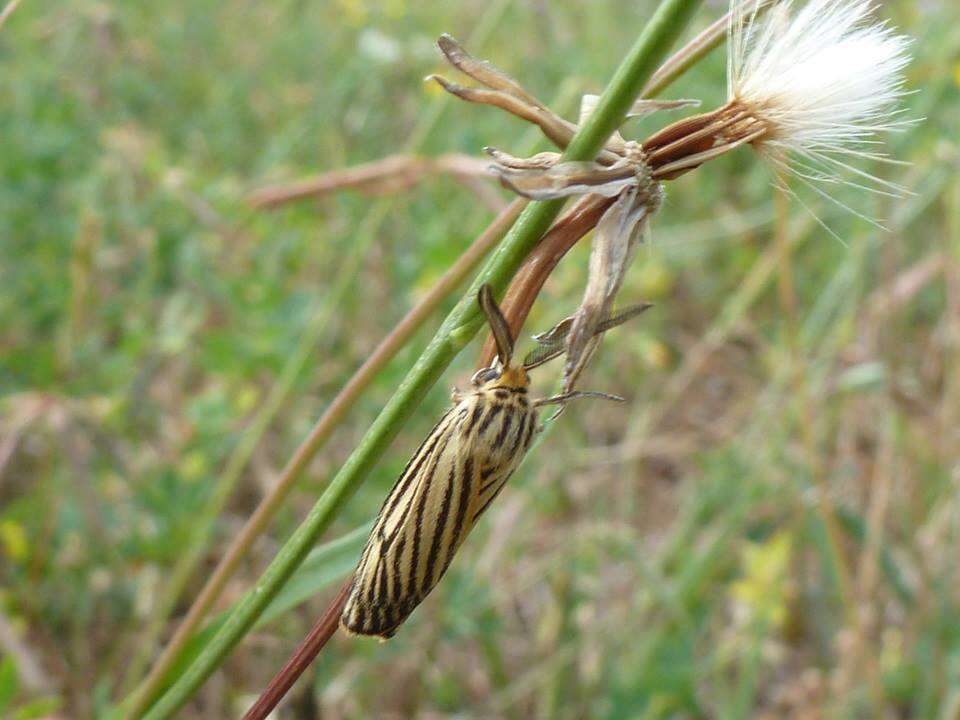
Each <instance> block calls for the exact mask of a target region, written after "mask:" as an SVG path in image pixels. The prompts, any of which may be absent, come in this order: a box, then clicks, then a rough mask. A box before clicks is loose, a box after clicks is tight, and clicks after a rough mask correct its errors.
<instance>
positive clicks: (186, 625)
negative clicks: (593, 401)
mask: <svg viewBox="0 0 960 720" xmlns="http://www.w3.org/2000/svg"><path fill="white" fill-rule="evenodd" d="M578 86H579V82H576V81H574V82H565V83H564V84H563V85H562V87H561V89H560V92H559V93H558V95H557V103H558V104H561V105H564V104H566V103H567V102H568V100H569V97H570V96H571V95H572V94H574V93H575V92H576V89H577V87H578ZM528 135H531V136H532V137H531V138H530V139H529V141H526V143H525V144H528V145H529V144H532V143H535V142H536V141H537V139H538V137H537V135H536V133H535V129H534V128H531V132H530V133H528ZM526 204H527V200H525V199H517V200H515V201H514V202H512V203H511V204H509V205H508V206H507V207H506V208H504V210H503V211H502V212H501V213H500V214H499V215H498V216H497V217H496V218H494V220H493V222H492V223H491V224H490V225H489V226H488V227H487V229H486V230H484V232H483V233H482V234H481V235H480V236H479V237H477V239H476V240H474V242H473V244H472V245H471V246H470V247H469V248H468V249H467V250H466V251H465V252H464V254H463V255H461V257H460V258H458V260H457V261H456V262H455V263H454V265H453V266H451V267H450V269H449V270H448V271H447V272H446V273H444V275H443V276H442V277H441V278H440V279H439V280H438V281H437V283H436V284H435V285H434V287H433V288H431V290H430V291H429V292H428V293H427V295H426V296H424V298H423V299H422V300H421V301H420V302H419V303H418V304H417V305H416V306H415V307H414V308H412V309H411V310H410V312H408V313H407V315H406V316H405V317H404V318H403V320H401V321H400V323H399V324H398V325H397V326H396V327H395V328H394V329H393V330H392V331H391V332H390V333H389V334H388V336H387V337H386V338H384V339H383V340H382V341H381V343H380V344H379V345H378V346H377V348H376V349H375V350H374V351H373V353H372V354H371V355H370V356H369V357H368V358H367V360H366V361H365V362H364V363H363V365H361V367H360V368H358V369H357V371H356V372H355V373H354V374H353V376H352V377H351V378H350V380H348V381H347V384H346V385H345V386H344V387H343V388H342V389H341V390H340V392H339V393H338V394H337V396H336V397H335V398H334V399H333V401H332V402H331V404H330V406H329V407H328V409H327V410H326V411H325V412H324V414H323V415H322V416H321V417H320V418H319V419H318V420H317V422H316V423H315V424H314V426H313V428H311V430H310V432H309V434H308V435H307V437H306V438H305V439H304V440H303V442H302V443H301V444H300V446H299V447H298V448H297V450H296V451H294V455H293V457H292V458H291V460H290V461H288V463H287V466H286V467H285V468H284V470H283V472H282V473H281V475H280V477H279V478H278V480H277V482H276V483H275V484H274V486H273V487H272V488H271V489H270V491H269V492H268V493H267V495H266V496H265V497H264V498H263V499H262V500H261V501H260V504H259V505H258V506H257V508H256V509H255V511H254V513H253V515H252V516H251V517H250V518H249V519H248V520H247V523H246V524H245V525H244V527H243V529H242V530H241V531H240V534H239V535H237V536H236V537H235V539H234V540H233V542H232V543H231V544H230V546H229V548H228V549H227V552H226V553H225V555H224V556H223V557H222V558H221V560H220V561H219V563H218V564H217V566H216V567H215V568H214V570H213V573H212V574H211V575H210V577H209V579H208V580H207V582H206V583H205V585H204V586H203V588H202V589H201V590H200V593H199V594H198V595H197V597H196V599H195V600H194V601H193V604H192V605H191V606H190V609H189V610H188V612H187V615H186V616H185V617H184V619H183V621H182V622H181V623H180V625H179V626H178V627H177V630H176V632H175V633H174V636H173V637H172V638H171V639H170V641H169V642H168V644H167V647H166V648H164V651H163V652H162V653H161V655H160V657H159V658H158V659H157V661H156V663H155V664H154V667H153V668H151V671H150V675H149V676H148V677H147V678H146V679H145V680H144V681H143V683H141V687H140V688H138V690H137V694H136V696H135V697H134V698H133V699H132V700H130V701H129V705H128V707H129V708H130V709H129V710H128V711H127V715H126V717H128V718H131V717H135V716H136V713H137V712H140V711H142V710H143V707H144V705H145V703H148V702H152V701H153V700H154V699H155V698H156V696H157V695H158V694H159V692H160V691H161V689H162V686H163V684H164V679H165V676H166V675H167V673H169V671H170V669H171V668H172V667H173V666H174V665H175V664H176V662H177V660H178V659H179V655H180V653H181V652H182V651H183V649H184V647H185V646H186V643H187V641H188V640H189V638H190V636H191V635H192V634H193V633H194V632H195V631H196V630H197V628H198V627H199V625H200V623H201V622H202V621H203V618H204V617H205V616H206V615H207V613H208V612H209V611H210V608H211V607H212V606H213V604H214V603H215V602H216V601H217V599H218V598H219V596H220V594H221V593H222V592H223V588H224V586H225V585H226V582H227V580H229V578H230V577H231V576H232V575H233V572H234V571H235V570H236V568H237V567H238V566H239V564H240V562H241V561H242V560H243V558H244V557H245V556H246V555H247V553H248V552H249V550H250V547H251V546H252V545H253V543H254V542H255V541H256V539H257V538H258V537H259V536H260V535H261V534H262V533H263V531H264V530H265V529H266V526H267V525H268V524H269V522H270V520H271V519H272V518H273V516H274V515H275V514H276V512H277V510H279V508H280V507H281V506H282V504H283V501H284V500H285V499H286V497H287V496H288V495H289V492H290V490H291V489H292V487H293V486H294V484H295V482H296V479H297V478H298V477H299V474H300V473H301V472H302V471H303V469H304V468H305V467H306V465H307V464H308V463H309V462H310V460H311V459H312V458H313V457H314V456H315V455H316V453H317V452H318V451H319V450H320V448H322V447H323V445H324V444H325V442H326V440H327V439H328V438H329V437H330V435H331V434H332V432H333V430H334V429H336V427H337V426H338V425H339V424H340V422H342V421H343V418H344V417H345V416H346V414H347V412H349V410H350V408H352V407H353V405H354V404H356V401H357V400H358V399H359V397H360V396H361V395H362V393H363V391H364V390H365V389H366V388H367V387H369V385H370V384H371V383H372V382H373V380H374V379H375V377H376V375H377V374H378V373H379V371H380V370H382V369H383V368H384V367H385V366H386V365H387V364H388V363H389V362H390V360H392V359H393V358H394V357H395V356H396V354H397V353H398V352H399V351H400V350H401V349H402V348H403V347H404V346H405V345H406V343H407V341H408V340H409V339H410V338H411V337H412V336H413V335H414V333H416V332H417V330H419V329H420V327H421V326H422V325H423V323H424V322H426V320H427V318H429V317H430V316H431V315H432V313H433V311H434V310H436V308H437V307H438V306H439V305H440V303H441V302H442V301H443V300H445V299H446V298H447V297H448V296H449V295H450V294H451V293H452V292H453V291H454V290H455V289H456V288H457V287H458V286H459V284H460V283H461V282H462V281H463V279H464V278H465V277H466V276H467V275H468V274H470V272H472V271H473V270H474V269H475V268H476V266H477V265H478V264H479V263H480V261H481V260H482V259H483V258H484V257H485V256H486V254H487V253H488V252H489V251H490V249H491V248H492V247H493V246H494V245H495V244H496V243H497V242H499V241H500V240H501V239H502V238H503V236H504V234H505V233H506V232H507V230H509V228H510V226H511V225H512V224H513V223H514V222H515V221H516V219H517V217H518V215H519V214H520V211H521V210H522V209H523V208H524V207H525V206H526ZM314 335H315V334H311V338H312V340H313V341H315V340H316V337H314ZM302 344H305V345H307V346H312V344H313V343H312V342H311V343H302ZM273 414H274V413H273V412H271V413H270V414H269V415H268V417H272V416H273ZM265 429H266V428H265V427H263V428H262V429H260V430H259V432H257V433H255V437H254V438H253V441H254V442H255V441H256V440H259V438H260V437H261V436H262V433H263V431H264V430H265ZM249 456H250V453H249V452H247V453H246V457H245V460H249ZM241 467H242V466H241ZM238 472H239V470H238ZM147 691H149V692H150V693H151V694H152V695H153V697H152V698H150V699H147V697H146V695H147Z"/></svg>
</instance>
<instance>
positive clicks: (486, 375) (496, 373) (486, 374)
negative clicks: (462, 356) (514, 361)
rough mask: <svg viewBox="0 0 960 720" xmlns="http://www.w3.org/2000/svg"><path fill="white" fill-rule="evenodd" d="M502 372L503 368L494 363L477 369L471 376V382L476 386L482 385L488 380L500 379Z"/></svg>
mask: <svg viewBox="0 0 960 720" xmlns="http://www.w3.org/2000/svg"><path fill="white" fill-rule="evenodd" d="M502 374H503V370H502V369H501V368H500V367H499V366H498V365H497V364H494V365H492V366H490V367H485V368H480V369H479V370H477V371H476V372H475V373H474V374H473V377H472V378H470V383H471V384H472V385H473V386H474V387H482V386H484V385H486V384H487V383H488V382H492V381H494V380H499V379H500V376H501V375H502Z"/></svg>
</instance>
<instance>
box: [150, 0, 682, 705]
mask: <svg viewBox="0 0 960 720" xmlns="http://www.w3.org/2000/svg"><path fill="white" fill-rule="evenodd" d="M699 4H700V0H663V2H661V4H660V6H659V7H658V8H657V11H656V12H655V14H654V15H653V17H652V18H651V20H650V22H649V23H648V24H647V26H646V27H645V28H644V30H643V32H642V33H641V35H640V37H639V38H638V40H637V42H636V43H635V44H634V46H633V48H631V50H630V51H629V53H628V54H627V57H626V58H625V59H624V61H623V62H622V63H621V65H620V66H619V68H618V69H617V71H616V72H615V73H614V76H613V79H612V80H611V82H610V84H609V86H608V87H607V89H606V91H605V92H604V93H603V95H602V97H601V98H600V101H599V103H598V105H597V108H596V110H595V111H594V112H593V113H592V114H591V115H590V117H589V118H588V119H587V121H586V122H585V123H584V124H583V125H582V126H581V127H580V129H579V130H578V131H577V133H576V135H575V136H574V137H573V139H572V141H571V142H570V145H569V146H568V147H567V150H566V151H565V152H564V154H563V160H564V161H574V160H590V159H592V158H594V157H595V156H596V154H597V153H598V152H599V151H600V150H601V149H602V147H603V145H604V144H605V143H606V141H607V140H608V138H609V137H610V136H611V134H612V133H613V132H614V131H615V130H616V129H617V128H618V127H619V126H620V124H621V123H622V122H623V120H624V118H625V117H626V114H627V112H628V110H629V109H630V107H631V106H632V104H633V102H634V101H635V100H636V99H637V97H638V96H639V95H640V92H641V90H642V89H643V86H644V84H645V83H646V81H647V80H648V79H649V78H650V76H651V75H652V73H653V71H654V69H655V68H656V67H657V65H658V63H659V62H660V61H661V60H662V59H663V58H664V56H665V55H666V53H667V50H668V49H669V47H670V45H671V44H673V42H674V41H675V39H676V38H677V36H678V35H679V34H680V32H681V31H682V30H683V28H684V27H685V26H686V25H687V23H688V22H689V20H690V18H691V17H692V15H693V11H694V10H695V9H696V8H697V7H698V6H699ZM562 205H563V203H562V201H560V200H554V201H551V202H544V203H533V204H531V205H528V206H527V208H526V209H525V210H524V211H523V213H522V214H521V215H520V218H519V219H518V221H517V222H516V224H515V225H514V226H513V228H511V230H510V232H509V233H508V234H507V237H506V238H505V239H504V241H503V242H502V243H501V244H500V246H499V247H498V249H497V251H496V252H495V254H494V255H493V257H492V258H491V259H490V261H489V262H488V263H487V265H486V267H485V268H484V270H483V271H482V272H481V273H480V275H479V277H478V278H476V280H475V281H474V283H473V285H472V287H471V288H470V290H469V291H468V292H467V293H466V294H465V295H464V296H463V297H462V298H461V299H460V301H459V302H458V303H457V305H456V307H455V308H454V309H453V310H452V311H451V313H450V314H449V315H448V316H447V318H446V320H445V321H444V323H443V325H442V326H441V327H440V329H439V330H438V332H437V334H436V335H435V336H434V338H433V340H432V341H431V342H430V344H429V345H428V346H427V348H426V350H424V352H423V354H422V355H421V356H420V358H419V359H418V360H417V362H416V363H415V364H414V366H413V368H412V369H411V370H410V372H409V373H408V374H407V377H406V378H405V379H404V381H403V382H402V383H401V385H400V387H399V388H398V389H397V392H396V393H395V394H394V396H393V397H392V398H391V399H390V400H389V402H388V403H387V404H386V406H385V407H384V409H383V410H382V411H381V413H380V415H379V416H378V417H377V419H376V420H375V421H374V422H373V424H372V425H371V427H370V429H369V430H368V431H367V433H366V435H365V436H364V438H363V439H362V440H361V441H360V444H359V445H358V446H357V448H356V449H355V450H354V452H353V453H352V454H351V455H350V457H349V458H348V459H347V461H346V463H345V464H344V465H343V467H342V468H341V469H340V472H338V473H337V475H336V476H335V477H334V478H333V480H332V481H331V482H330V485H329V486H328V487H327V489H326V491H325V492H324V493H323V494H322V495H321V496H320V498H319V499H318V500H317V503H316V504H315V505H314V507H313V509H312V510H311V511H310V512H309V514H308V515H307V517H306V518H305V520H304V521H303V523H302V524H301V525H300V527H298V528H297V530H296V531H295V532H294V533H293V535H292V536H291V538H290V539H289V540H288V541H287V542H286V543H285V544H284V546H283V547H282V548H281V549H280V551H279V552H278V553H277V556H276V558H274V560H273V562H272V563H271V564H270V565H269V566H268V567H267V569H266V570H265V571H264V573H263V575H262V576H261V578H260V580H259V581H258V582H257V583H256V585H255V586H254V587H253V588H252V589H251V590H250V591H249V592H248V593H247V594H246V595H245V596H244V598H243V599H242V600H241V601H240V603H239V604H238V606H237V608H236V609H235V610H234V612H233V613H232V614H231V615H230V617H229V618H228V619H227V621H226V623H225V624H224V626H223V627H222V628H221V629H220V631H219V632H218V633H217V634H216V635H215V636H214V638H213V639H212V640H211V641H210V642H209V643H208V644H207V646H206V647H205V648H204V649H203V651H202V652H201V654H200V656H199V657H198V658H197V659H196V660H195V661H194V662H193V664H192V665H191V666H190V667H189V668H187V670H186V672H185V673H184V674H183V675H182V676H181V677H180V678H179V679H178V680H177V681H176V683H174V685H173V686H172V687H171V688H170V689H169V690H168V691H167V693H166V694H165V695H164V696H163V697H161V698H160V700H159V701H158V702H157V704H156V705H155V706H154V707H153V708H152V709H151V710H150V711H149V712H148V713H147V714H146V715H145V717H146V718H148V719H149V720H160V719H161V718H168V717H170V716H171V715H172V714H173V713H175V712H176V711H177V710H178V709H179V708H180V707H182V706H183V704H184V703H186V702H187V700H189V698H190V697H191V696H192V695H193V694H194V693H195V692H196V690H197V689H198V688H199V687H200V686H201V685H202V684H203V682H204V681H205V680H206V679H207V678H208V677H209V676H210V674H211V673H212V672H213V671H214V670H215V669H216V668H217V667H219V666H220V664H221V663H222V662H223V660H224V659H225V658H226V656H227V654H228V653H229V652H230V651H231V650H232V649H233V648H234V647H235V646H236V644H237V643H238V642H240V640H241V639H242V638H243V637H244V636H245V635H246V633H247V632H248V631H249V629H250V628H251V627H252V626H253V623H254V622H256V620H257V618H258V617H259V616H260V614H261V613H262V612H263V610H264V609H265V608H266V607H267V605H268V604H269V602H270V601H271V600H272V599H273V597H274V596H275V595H276V593H277V592H278V591H279V590H280V588H281V587H283V585H284V584H285V583H286V581H287V580H288V579H289V578H290V576H291V575H292V574H293V572H294V570H296V568H297V567H298V566H299V565H300V563H301V562H302V560H303V559H304V557H306V555H307V553H308V552H309V551H310V548H311V547H312V546H313V544H314V543H315V542H316V540H317V538H318V537H319V536H320V534H321V533H322V532H323V531H324V530H326V528H327V527H328V526H329V524H330V522H331V521H332V520H333V518H334V517H335V515H336V514H337V512H338V511H339V510H340V508H342V507H343V505H344V504H345V503H346V502H347V500H348V499H349V498H350V497H351V496H352V495H353V493H354V492H355V491H356V489H357V487H358V486H359V484H360V482H361V481H362V480H363V479H364V477H365V476H366V475H367V474H368V473H369V471H370V470H371V469H372V468H373V466H374V465H375V464H376V462H377V461H378V460H379V458H380V457H381V455H382V454H383V453H384V451H385V450H386V449H387V447H388V446H389V445H390V443H391V442H392V440H393V439H394V438H395V437H396V435H397V433H399V431H400V429H401V428H402V427H403V425H404V424H405V422H406V421H407V419H408V418H409V417H411V415H412V414H413V413H414V411H415V410H416V408H417V406H418V405H419V404H420V402H421V400H422V399H423V397H424V396H425V395H426V393H427V391H429V389H430V388H431V387H432V386H433V385H434V384H435V383H436V381H437V380H438V379H439V378H440V375H441V374H442V373H443V371H444V370H445V369H446V368H447V366H448V365H449V364H450V363H451V362H452V361H453V359H454V357H456V355H457V354H458V353H459V352H460V351H461V350H462V349H463V348H464V347H465V346H466V345H467V344H468V343H469V342H470V340H471V339H472V338H473V336H474V335H476V333H477V331H478V330H479V329H480V326H481V324H482V322H483V318H482V315H481V313H480V311H479V308H478V307H477V305H476V301H475V297H476V291H477V289H478V288H479V287H480V285H481V284H482V283H489V284H490V285H491V287H492V288H493V289H494V291H495V293H497V294H499V293H501V292H502V291H503V289H504V287H506V285H507V283H508V282H509V280H510V278H511V277H512V276H513V274H514V273H515V272H516V270H517V269H518V268H519V266H520V264H521V263H522V262H523V259H524V258H525V257H526V256H527V254H528V253H529V252H530V250H531V249H532V248H533V246H534V245H535V244H536V243H537V241H538V240H539V239H540V237H541V236H542V235H543V233H544V232H545V231H546V230H547V228H548V227H549V226H550V223H551V222H552V221H553V220H554V218H556V216H557V214H558V213H559V211H560V208H561V207H562Z"/></svg>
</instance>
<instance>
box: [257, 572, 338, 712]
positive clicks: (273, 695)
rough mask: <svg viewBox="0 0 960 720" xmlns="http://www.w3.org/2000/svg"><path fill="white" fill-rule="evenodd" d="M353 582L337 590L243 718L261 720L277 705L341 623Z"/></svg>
mask: <svg viewBox="0 0 960 720" xmlns="http://www.w3.org/2000/svg"><path fill="white" fill-rule="evenodd" d="M352 584H353V578H352V577H351V578H350V579H349V580H347V581H346V582H345V583H344V584H343V587H341V588H340V592H338V593H337V596H336V597H335V598H334V599H333V601H332V602H331V603H330V605H329V606H328V607H327V609H326V611H324V613H323V615H322V616H321V617H320V619H319V620H317V623H316V625H314V626H313V629H312V630H311V631H310V634H309V635H307V636H306V637H305V638H304V639H303V641H302V642H301V643H300V645H299V646H298V647H297V649H296V651H295V652H294V653H293V655H291V656H290V659H289V660H287V664H286V665H284V666H283V667H282V668H281V669H280V672H278V673H277V674H276V675H274V676H273V680H271V681H270V684H269V685H267V687H266V689H265V690H264V691H263V693H262V694H261V695H260V697H259V698H258V699H257V702H256V703H254V705H253V707H252V708H250V709H249V710H247V713H246V715H244V716H243V720H264V718H266V717H267V715H269V714H270V712H271V711H272V710H273V709H274V708H275V707H276V706H277V703H278V702H280V701H281V700H282V699H283V696H284V695H286V694H287V691H288V690H289V689H290V688H291V687H293V684H294V683H295V682H296V681H297V678H299V677H300V676H301V675H302V674H303V671H304V670H306V669H307V668H308V667H309V666H310V663H312V662H313V660H314V658H315V657H317V655H318V654H319V652H320V651H321V650H322V649H323V646H324V645H326V644H327V641H328V640H329V639H330V638H331V637H333V634H334V633H335V632H336V631H337V625H338V624H339V622H340V613H341V611H342V610H343V606H344V604H345V603H346V602H347V595H349V594H350V586H351V585H352Z"/></svg>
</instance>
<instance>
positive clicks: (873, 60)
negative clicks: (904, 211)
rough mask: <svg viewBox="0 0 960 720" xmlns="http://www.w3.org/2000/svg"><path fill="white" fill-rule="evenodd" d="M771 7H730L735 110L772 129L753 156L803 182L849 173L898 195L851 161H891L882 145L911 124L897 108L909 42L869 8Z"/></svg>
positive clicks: (836, 1)
mask: <svg viewBox="0 0 960 720" xmlns="http://www.w3.org/2000/svg"><path fill="white" fill-rule="evenodd" d="M765 4H768V0H733V5H732V8H731V23H730V38H729V48H728V56H727V63H728V67H727V71H728V72H727V75H728V85H729V87H728V95H729V100H730V101H731V103H735V104H739V105H743V106H745V107H746V108H748V109H749V112H750V114H751V115H752V116H753V117H755V118H756V119H758V120H760V121H761V122H763V123H764V124H765V125H766V126H767V127H768V131H767V133H766V134H765V135H764V137H763V138H761V140H759V141H758V142H755V143H754V144H755V146H756V147H757V149H758V150H761V151H762V152H764V154H765V155H766V156H767V157H768V158H769V159H770V160H771V161H772V162H773V163H774V164H775V165H777V166H778V167H781V168H784V169H786V170H788V171H789V172H791V173H792V174H795V175H798V176H800V177H801V178H802V179H804V180H806V181H814V182H816V183H821V182H837V181H840V180H841V176H847V177H848V176H849V175H850V174H851V173H852V174H855V175H857V176H859V177H860V178H862V179H864V180H865V181H866V183H865V184H864V185H860V186H861V187H866V188H868V189H870V190H874V191H876V192H890V191H892V192H894V193H896V194H899V193H898V191H900V190H901V188H898V187H897V186H895V185H893V184H892V183H889V182H887V181H884V180H881V179H880V178H877V177H874V176H872V175H870V174H869V173H867V172H866V171H864V170H862V169H858V168H856V167H854V166H853V165H852V164H851V161H854V160H857V159H860V160H863V159H868V160H886V159H887V158H886V157H885V156H884V155H882V154H881V153H880V152H878V151H877V150H876V145H877V144H879V143H880V142H881V136H882V135H883V134H885V133H887V132H891V131H897V130H902V129H903V128H904V127H905V126H907V125H909V124H910V121H909V120H903V119H902V118H901V117H900V114H901V112H902V111H901V110H898V108H897V105H898V104H899V101H900V99H901V98H902V97H903V95H904V94H905V90H904V85H903V82H904V80H903V70H904V68H905V66H906V65H907V62H908V59H909V58H908V55H907V46H908V44H909V40H908V39H907V38H905V37H903V36H902V35H898V34H896V33H895V32H894V31H893V30H892V29H891V28H890V27H889V26H888V25H887V24H885V23H882V22H877V21H873V20H871V19H870V16H871V14H872V5H871V3H870V2H869V0H809V1H808V2H806V3H805V4H804V5H803V6H802V7H801V8H799V10H797V11H795V8H794V4H793V3H792V2H791V1H790V0H784V1H783V2H779V3H777V4H776V5H775V6H774V7H772V8H770V9H768V10H766V11H764V10H762V6H763V5H765ZM843 182H847V183H849V184H853V185H857V183H850V182H849V181H848V180H844V181H843ZM818 192H822V191H821V190H818Z"/></svg>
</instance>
